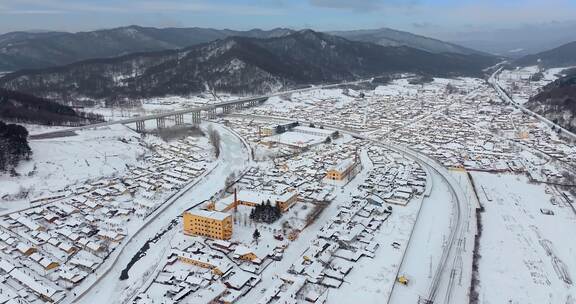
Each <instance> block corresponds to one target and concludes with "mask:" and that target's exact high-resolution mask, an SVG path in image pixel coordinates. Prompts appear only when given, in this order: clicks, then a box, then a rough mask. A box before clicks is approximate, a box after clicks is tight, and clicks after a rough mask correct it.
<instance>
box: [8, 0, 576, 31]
mask: <svg viewBox="0 0 576 304" xmlns="http://www.w3.org/2000/svg"><path fill="white" fill-rule="evenodd" d="M568 20H576V0H217V1H207V0H114V1H113V0H0V32H9V31H15V30H65V31H83V30H93V29H100V28H110V27H116V26H122V25H130V24H138V25H144V26H156V27H169V26H175V27H192V26H199V27H214V28H233V29H250V28H265V29H269V28H274V27H290V28H296V29H299V28H313V29H317V30H337V29H360V28H378V27H391V28H396V29H403V30H408V31H412V32H416V33H422V34H432V33H442V32H454V31H460V32H465V31H475V30H486V29H495V28H508V27H515V26H519V25H525V24H534V23H549V22H558V21H568Z"/></svg>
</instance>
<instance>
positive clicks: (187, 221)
mask: <svg viewBox="0 0 576 304" xmlns="http://www.w3.org/2000/svg"><path fill="white" fill-rule="evenodd" d="M183 222H184V223H183V226H184V234H187V235H198V236H205V237H209V238H213V239H221V240H229V239H230V238H231V237H232V225H233V224H232V215H230V214H228V213H224V212H218V211H207V210H192V211H187V212H184V216H183Z"/></svg>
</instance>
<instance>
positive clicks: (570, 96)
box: [525, 73, 576, 132]
mask: <svg viewBox="0 0 576 304" xmlns="http://www.w3.org/2000/svg"><path fill="white" fill-rule="evenodd" d="M525 105H526V107H528V108H529V109H531V110H532V111H534V112H536V113H538V114H540V115H543V116H545V117H546V118H548V119H549V120H551V121H553V122H555V123H557V124H559V125H561V126H562V127H564V128H565V129H567V130H570V131H572V132H576V73H572V74H571V75H568V76H566V77H563V78H560V79H558V80H556V81H554V82H553V83H551V84H549V85H547V86H545V87H544V88H543V89H542V91H541V92H540V93H538V94H537V95H536V96H534V97H532V98H531V99H530V100H529V101H528V102H527V103H526V104H525Z"/></svg>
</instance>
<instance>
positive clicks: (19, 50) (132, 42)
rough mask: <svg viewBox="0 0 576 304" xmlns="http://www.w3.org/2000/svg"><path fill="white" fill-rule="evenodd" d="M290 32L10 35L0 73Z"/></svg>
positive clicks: (0, 56) (1, 51)
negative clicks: (237, 37) (232, 37)
mask: <svg viewBox="0 0 576 304" xmlns="http://www.w3.org/2000/svg"><path fill="white" fill-rule="evenodd" d="M290 32H292V31H291V30H288V29H282V28H278V29H273V30H268V31H264V30H259V29H254V30H249V31H234V30H215V29H209V28H162V29H159V28H153V27H141V26H128V27H120V28H113V29H106V30H98V31H91V32H79V33H66V32H43V33H28V32H12V33H7V34H4V35H0V71H16V70H20V69H31V68H45V67H51V66H58V65H64V64H69V63H73V62H77V61H81V60H86V59H91V58H106V57H116V56H121V55H126V54H130V53H135V52H150V51H160V50H170V49H180V48H184V47H189V46H193V45H197V44H201V43H206V42H210V41H214V40H216V39H223V38H226V37H229V36H244V37H256V38H269V37H276V36H281V35H285V34H288V33H290Z"/></svg>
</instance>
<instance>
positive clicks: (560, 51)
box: [514, 41, 576, 68]
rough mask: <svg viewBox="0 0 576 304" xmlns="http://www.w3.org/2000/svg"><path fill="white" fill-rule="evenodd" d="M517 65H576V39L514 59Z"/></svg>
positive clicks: (552, 66)
mask: <svg viewBox="0 0 576 304" xmlns="http://www.w3.org/2000/svg"><path fill="white" fill-rule="evenodd" d="M514 64H515V65H516V66H532V65H539V66H542V67H546V68H554V67H566V66H574V65H576V41H574V42H571V43H567V44H564V45H562V46H560V47H557V48H554V49H551V50H548V51H544V52H541V53H537V54H533V55H527V56H524V57H522V58H519V59H518V60H516V61H514Z"/></svg>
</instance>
